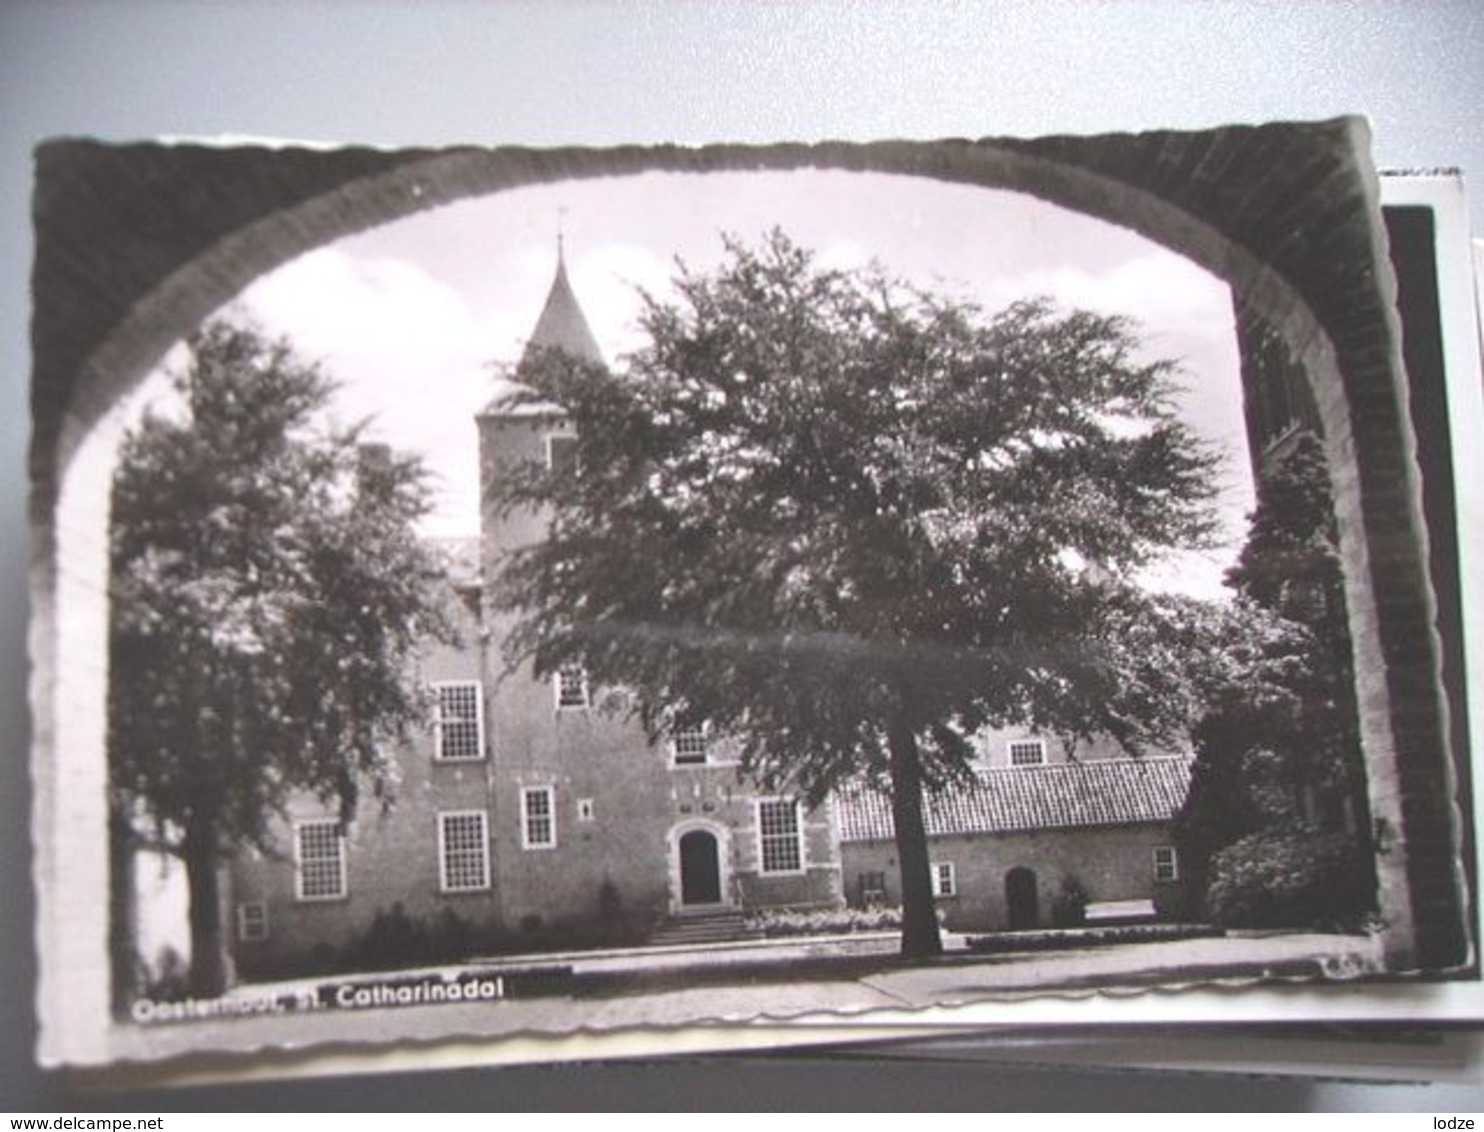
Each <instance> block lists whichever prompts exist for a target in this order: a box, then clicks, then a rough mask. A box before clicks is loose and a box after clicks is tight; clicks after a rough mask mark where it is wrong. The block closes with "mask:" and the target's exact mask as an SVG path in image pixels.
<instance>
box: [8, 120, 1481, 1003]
mask: <svg viewBox="0 0 1484 1132" xmlns="http://www.w3.org/2000/svg"><path fill="white" fill-rule="evenodd" d="M1285 129H1287V130H1288V131H1289V132H1287V133H1284V132H1283V130H1282V129H1278V128H1275V129H1274V130H1268V131H1266V132H1264V131H1262V130H1229V131H1217V132H1214V133H1210V134H1193V135H1143V136H1140V137H1137V138H1135V137H1129V138H1112V139H1047V140H1046V141H1044V142H1039V143H1026V142H1016V141H996V140H987V141H981V142H972V143H971V142H955V143H943V144H936V145H935V144H915V143H886V144H879V145H863V146H855V145H844V144H831V145H824V146H815V147H775V148H769V149H754V148H746V147H715V148H711V149H701V150H680V149H673V148H657V149H652V150H641V149H625V150H620V151H591V152H573V151H552V152H545V153H541V152H530V151H518V150H501V151H484V150H457V151H448V152H443V153H433V154H428V153H426V152H421V153H408V154H382V155H376V154H367V153H360V154H338V155H337V154H322V155H316V154H310V153H307V152H303V151H285V152H283V153H281V154H278V155H266V154H264V155H260V158H261V159H262V160H267V161H270V163H273V162H274V161H275V160H276V167H275V176H274V177H273V178H268V179H266V180H264V179H259V180H258V181H256V182H254V183H253V184H249V183H247V182H245V181H244V180H243V179H242V177H241V175H240V174H241V166H242V162H241V157H240V155H237V154H234V153H232V152H230V151H210V150H188V149H183V150H181V151H178V152H176V153H173V154H172V153H170V152H169V151H168V150H166V151H162V152H161V153H157V154H155V155H153V156H152V158H151V160H152V161H154V162H156V163H157V164H159V165H160V166H161V168H160V169H158V170H156V171H157V172H158V173H159V174H160V175H159V176H158V177H155V178H153V179H151V178H141V180H140V186H139V187H137V188H131V187H130V186H120V184H118V183H117V181H116V180H115V177H114V175H115V173H116V169H115V168H114V166H113V163H112V158H111V157H109V158H107V159H100V157H99V154H98V152H96V151H87V147H86V146H83V147H81V148H77V147H71V148H69V147H64V148H63V149H59V150H56V151H53V152H52V153H50V154H44V155H43V159H42V161H41V162H40V169H41V174H42V177H43V186H42V187H43V190H45V188H46V187H47V183H48V182H47V181H46V178H47V177H48V176H50V177H51V178H52V179H51V181H50V185H51V186H52V188H53V189H57V188H58V187H60V188H62V189H64V190H67V191H63V192H60V193H58V194H54V198H55V199H60V200H61V201H62V203H63V204H64V205H66V204H67V203H68V202H71V204H72V208H73V211H72V212H71V213H70V214H69V212H68V209H67V208H66V207H62V208H53V209H48V210H43V211H42V212H41V213H40V214H39V219H38V238H37V246H38V271H37V280H36V292H37V312H38V314H37V320H36V331H35V341H36V345H37V363H36V373H37V383H38V385H37V432H36V440H35V443H34V447H33V476H34V481H35V491H34V508H35V510H34V516H35V519H34V521H35V525H36V530H35V538H34V540H33V547H34V551H33V577H34V583H35V584H34V586H33V600H34V609H35V616H36V622H35V623H36V626H37V629H36V631H35V632H34V633H33V655H34V656H35V662H36V671H37V675H36V678H35V681H34V684H33V687H34V688H35V693H34V706H35V712H34V716H35V721H36V742H37V750H38V751H39V752H40V755H39V757H38V760H37V768H38V773H37V774H36V776H35V779H36V782H37V788H36V812H37V813H38V815H39V819H38V820H39V822H40V823H41V824H40V828H42V829H44V830H47V829H49V830H50V833H51V836H50V837H49V838H44V839H42V841H41V842H40V843H39V846H38V855H39V861H38V871H39V875H41V876H43V877H47V878H49V882H48V884H47V885H46V886H44V888H43V891H42V892H41V894H40V915H41V916H42V917H43V918H44V920H45V921H47V922H46V923H44V924H43V938H49V939H51V940H53V941H54V942H55V943H56V944H57V946H56V948H55V949H54V953H53V954H52V955H51V957H50V958H51V962H49V963H48V964H47V965H46V967H45V968H44V970H43V987H42V991H41V995H42V1001H43V1003H44V1004H47V1003H50V1004H53V1005H55V1004H56V1003H58V1002H60V1001H61V1000H62V999H63V997H64V996H66V997H67V998H68V1000H69V1010H68V1013H69V1016H70V1017H72V1018H74V1019H81V1018H87V1017H97V1018H100V1019H106V1017H107V1002H106V989H105V990H104V991H103V993H102V994H101V995H100V996H97V1001H89V1002H86V1003H79V1002H78V1001H77V994H76V988H74V987H72V986H71V985H70V983H69V980H68V972H71V971H76V970H101V969H103V967H104V966H105V964H103V963H102V962H101V960H100V957H99V955H98V949H99V947H100V941H102V940H103V939H104V938H105V937H106V930H105V928H104V925H103V916H104V915H105V914H106V912H105V908H104V905H105V902H104V901H102V900H101V899H100V894H101V893H102V892H104V891H105V890H106V879H105V878H106V875H107V836H106V827H107V808H106V797H105V790H104V787H105V782H106V773H105V768H104V761H103V752H104V724H105V704H106V681H107V672H106V667H105V663H104V660H103V658H102V656H101V655H100V651H99V648H98V644H99V642H100V641H102V640H104V639H105V637H106V626H107V609H106V604H105V599H104V596H103V595H104V594H105V593H106V576H107V538H106V533H107V499H108V483H109V477H110V474H111V468H112V461H113V454H114V450H115V448H116V443H117V438H118V435H119V430H120V424H119V415H118V414H117V413H116V409H117V407H118V406H119V404H120V403H121V401H122V399H123V398H124V397H125V396H126V395H127V394H128V393H129V392H130V391H131V390H132V389H134V388H135V387H136V386H137V385H138V383H139V382H140V381H141V380H142V379H143V377H144V375H145V374H146V373H147V372H148V371H149V370H150V369H152V368H153V367H154V366H155V365H156V364H157V362H158V361H159V359H160V357H161V356H162V355H163V353H164V351H165V349H166V348H167V347H168V346H169V345H170V344H171V343H172V342H174V341H175V340H177V339H178V338H180V337H181V336H183V335H184V334H186V333H188V332H189V331H190V330H191V329H192V328H194V327H195V326H196V325H197V324H198V323H199V322H200V321H201V319H202V318H204V317H206V316H207V315H208V314H210V313H211V312H212V311H213V310H215V309H216V308H217V307H218V306H220V305H221V304H222V303H223V302H226V301H227V300H229V299H230V298H231V297H232V296H233V295H235V294H236V293H238V292H239V291H240V290H241V289H242V288H243V287H244V286H246V285H247V284H248V283H249V282H251V281H252V279H254V278H255V277H257V276H258V275H260V274H262V273H263V272H265V271H267V270H269V269H270V268H272V267H274V266H276V265H277V264H280V263H282V262H285V261H286V260H288V259H290V258H292V257H293V256H295V255H298V254H300V253H301V252H304V251H306V250H309V249H312V248H315V247H318V246H320V245H322V244H324V243H325V242H327V241H329V240H332V239H334V238H337V237H339V236H341V235H345V234H347V233H349V232H353V231H359V230H362V229H364V228H366V227H368V226H372V225H376V224H380V223H383V222H385V221H387V220H391V219H394V218H397V217H400V216H405V215H408V214H410V213H413V212H417V211H420V210H423V209H426V208H430V207H432V206H434V205H437V204H442V203H447V202H449V201H454V200H459V199H463V198H466V197H470V196H475V195H479V194H484V193H494V192H501V191H504V190H508V189H512V188H516V187H519V186H522V185H527V184H533V183H541V182H551V181H558V180H561V179H564V178H584V179H585V178H596V177H605V176H614V175H618V174H627V173H638V172H644V171H648V170H672V171H679V172H687V173H705V172H713V171H721V170H729V169H733V170H734V169H749V168H772V169H802V168H834V169H840V170H856V171H864V170H874V171H883V172H899V173H909V174H912V175H915V176H921V177H927V178H936V179H940V180H945V181H952V182H957V183H963V184H970V185H980V186H984V187H998V188H1010V189H1014V190H1017V191H1021V192H1026V193H1030V194H1032V195H1035V196H1038V197H1041V198H1043V199H1046V200H1048V201H1052V202H1055V203H1059V204H1062V205H1065V206H1067V207H1070V208H1073V209H1076V210H1079V211H1083V212H1086V213H1088V214H1090V215H1096V216H1099V217H1103V218H1105V219H1110V220H1112V221H1114V222H1115V223H1118V224H1122V225H1125V226H1127V227H1129V228H1132V229H1134V230H1137V231H1139V232H1141V233H1143V234H1145V235H1147V236H1148V237H1150V238H1151V239H1153V240H1155V241H1157V242H1160V243H1162V244H1164V245H1166V246H1167V247H1170V248H1172V249H1173V250H1175V251H1177V252H1179V253H1180V254H1182V255H1185V256H1187V257H1189V258H1190V259H1192V260H1193V261H1195V262H1197V263H1199V264H1201V265H1202V266H1204V267H1206V268H1207V269H1208V270H1210V271H1212V272H1213V273H1215V274H1217V275H1219V276H1220V277H1221V278H1223V279H1225V280H1226V281H1227V282H1228V283H1229V284H1230V285H1231V286H1232V287H1233V289H1234V291H1236V292H1238V293H1239V294H1240V295H1241V296H1242V298H1243V300H1244V301H1246V302H1247V303H1249V304H1250V305H1251V306H1252V307H1253V308H1254V309H1255V310H1257V311H1258V312H1259V313H1261V314H1262V316H1263V317H1264V318H1266V319H1267V320H1268V321H1269V323H1271V325H1272V326H1273V327H1274V328H1275V330H1276V331H1277V332H1278V333H1279V334H1280V335H1282V337H1283V338H1284V340H1285V342H1286V343H1287V345H1288V347H1289V349H1290V351H1291V352H1292V353H1293V354H1294V356H1295V357H1297V358H1299V359H1301V360H1302V362H1303V365H1304V370H1305V373H1306V374H1307V377H1308V379H1309V381H1310V382H1311V385H1312V389H1313V393H1314V400H1315V403H1316V406H1317V410H1318V412H1319V414H1320V416H1321V418H1322V419H1323V423H1324V432H1325V445H1326V451H1327V454H1328V457H1329V462H1330V467H1331V471H1332V475H1333V479H1334V483H1335V488H1336V501H1337V511H1338V512H1339V515H1338V518H1339V522H1340V527H1341V553H1342V558H1343V560H1344V564H1345V576H1346V597H1347V602H1348V608H1349V610H1350V622H1351V630H1352V638H1353V641H1354V649H1355V656H1356V667H1357V670H1358V671H1360V672H1362V673H1366V674H1368V675H1367V677H1366V678H1365V680H1364V686H1363V687H1361V689H1360V696H1359V699H1360V701H1361V713H1362V719H1361V730H1362V742H1363V747H1364V750H1365V757H1366V762H1367V768H1368V779H1369V783H1370V792H1371V802H1372V811H1373V815H1374V817H1375V819H1376V822H1377V828H1378V838H1377V840H1378V842H1379V843H1381V844H1383V845H1384V846H1385V851H1384V852H1383V853H1382V855H1381V856H1380V858H1379V859H1378V873H1379V877H1380V888H1381V894H1380V900H1381V906H1382V914H1383V918H1384V919H1385V920H1386V925H1387V926H1386V929H1385V936H1384V942H1385V946H1386V950H1387V953H1388V957H1389V958H1390V960H1391V961H1392V964H1393V966H1394V967H1395V969H1398V970H1410V969H1419V968H1420V969H1433V970H1435V969H1441V968H1445V967H1447V966H1451V965H1454V964H1457V963H1460V962H1463V961H1464V959H1465V957H1466V955H1467V951H1468V933H1467V927H1466V916H1465V903H1464V899H1463V895H1462V888H1461V884H1460V868H1459V862H1458V845H1459V840H1460V838H1459V822H1460V820H1461V818H1460V812H1459V807H1458V803H1457V800H1456V798H1455V797H1454V795H1453V778H1452V774H1451V768H1450V764H1449V755H1448V749H1447V719H1446V714H1445V711H1444V709H1443V705H1442V703H1441V698H1440V693H1439V687H1438V684H1439V663H1438V659H1437V657H1438V648H1437V641H1436V630H1435V627H1434V625H1433V617H1434V602H1433V599H1432V595H1431V590H1430V587H1429V583H1428V579H1427V560H1426V540H1425V537H1424V536H1423V534H1422V520H1421V509H1420V486H1419V483H1420V481H1419V478H1418V473H1417V469H1416V461H1415V458H1414V454H1413V451H1412V443H1413V442H1412V435H1411V429H1410V421H1409V418H1408V409H1407V405H1406V401H1405V398H1404V397H1402V396H1399V390H1401V389H1402V388H1403V377H1402V373H1401V368H1400V359H1399V350H1398V338H1399V335H1398V331H1397V327H1396V325H1395V319H1394V315H1393V314H1392V312H1391V311H1390V308H1389V306H1388V305H1387V302H1386V298H1387V297H1386V296H1385V295H1383V294H1381V293H1380V292H1379V291H1377V290H1376V289H1375V288H1374V287H1372V286H1371V284H1370V282H1369V280H1371V279H1373V278H1375V277H1377V276H1378V275H1379V276H1381V277H1384V276H1385V275H1386V271H1385V265H1384V254H1385V252H1384V247H1383V246H1382V243H1381V241H1380V240H1379V238H1378V237H1377V236H1375V235H1374V234H1368V233H1369V232H1370V224H1371V216H1372V214H1373V211H1374V204H1375V199H1374V198H1375V189H1374V186H1373V185H1372V183H1371V182H1370V181H1369V179H1368V176H1367V174H1366V172H1365V171H1364V170H1363V169H1359V168H1358V167H1357V165H1356V162H1355V160H1354V155H1355V152H1356V151H1357V150H1358V149H1359V148H1360V146H1361V145H1362V144H1363V142H1364V138H1363V136H1362V135H1363V132H1364V127H1363V126H1361V125H1360V124H1358V123H1356V122H1353V121H1352V122H1338V123H1327V124H1321V125H1318V126H1313V127H1307V128H1303V129H1298V128H1285ZM1290 147H1291V148H1290ZM64 150H65V152H64ZM85 151H87V152H85ZM1290 154H1291V155H1292V157H1293V160H1289V161H1285V160H1284V157H1285V156H1288V155H1290ZM1259 157H1261V158H1262V160H1258V158H1259ZM69 162H70V164H69ZM1211 170H1226V171H1228V173H1229V174H1230V175H1225V174H1224V175H1223V176H1214V175H1212V173H1211ZM1232 171H1235V172H1232ZM90 184H92V185H93V189H92V190H88V191H78V190H80V189H86V188H87V186H88V185H90ZM103 184H106V185H107V188H108V191H107V192H102V191H99V190H98V188H97V186H98V185H103ZM254 193H256V194H257V195H256V197H254ZM131 194H132V195H131ZM151 197H154V198H155V199H154V200H151V199H150V198H151ZM193 197H194V198H199V199H202V200H207V201H211V200H213V199H216V198H220V199H221V200H224V201H227V202H228V205H218V206H216V208H215V211H208V213H207V214H205V215H202V214H200V213H199V209H198V210H197V211H196V212H193V213H190V216H189V219H190V221H191V223H181V224H179V225H177V226H175V228H176V230H175V231H174V232H173V233H172V234H169V235H162V236H160V237H159V244H158V246H157V247H154V248H152V249H151V253H150V254H149V255H147V256H143V257H141V256H132V257H131V256H128V255H122V254H120V249H119V247H118V246H117V244H114V243H110V241H109V239H107V238H104V237H103V236H102V235H100V233H107V232H113V233H115V238H116V239H120V240H124V241H125V242H127V240H128V239H131V238H133V237H132V232H133V230H134V229H132V228H131V223H130V222H131V221H133V220H137V217H138V216H141V215H142V216H149V215H157V214H158V213H159V210H160V209H164V210H166V211H167V212H168V211H169V210H170V209H172V208H175V207H178V208H180V209H181V210H182V212H183V214H184V213H186V212H189V211H190V209H191V208H192V207H193V206H191V204H190V203H189V202H190V200H191V199H193ZM104 200H106V201H109V202H111V203H110V204H108V205H107V206H100V205H99V204H98V202H99V201H104ZM83 207H86V208H87V209H90V210H92V211H91V212H90V213H89V214H88V216H87V219H88V220H90V221H92V223H89V224H79V223H78V221H79V220H80V219H81V217H80V216H79V215H78V212H77V209H79V208H83ZM106 208H114V209H115V210H116V213H115V214H114V215H103V214H100V209H106ZM131 209H132V210H133V212H131V211H130V210H131ZM1270 216H1281V217H1283V224H1281V225H1271V224H1268V223H1267V222H1266V220H1265V218H1267V217H1270ZM1311 221H1312V223H1313V226H1312V227H1310V226H1309V222H1311ZM143 230H145V231H154V230H155V229H154V228H149V227H146V228H144V229H143ZM1295 232H1297V233H1299V235H1298V236H1297V237H1295V236H1293V233H1295ZM80 240H87V241H91V243H88V244H87V252H86V254H78V252H79V251H80V247H79V241H80ZM62 248H65V249H66V254H59V249H62ZM146 261H147V262H146ZM104 278H106V279H108V280H109V281H110V284H109V286H107V287H103V286H99V285H98V284H97V281H98V280H99V279H104ZM64 844H65V845H67V846H68V850H67V852H65V853H62V852H59V847H60V846H62V845H64ZM64 925H65V927H64ZM44 1013H48V1014H49V1015H50V1016H59V1012H58V1011H56V1010H50V1011H48V1010H46V1009H44ZM99 1029H100V1031H101V1030H102V1029H103V1026H102V1025H101V1024H100V1026H99Z"/></svg>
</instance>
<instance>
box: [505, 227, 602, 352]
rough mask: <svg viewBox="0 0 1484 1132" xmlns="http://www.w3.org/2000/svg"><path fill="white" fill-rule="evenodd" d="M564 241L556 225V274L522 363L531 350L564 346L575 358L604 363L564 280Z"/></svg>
mask: <svg viewBox="0 0 1484 1132" xmlns="http://www.w3.org/2000/svg"><path fill="white" fill-rule="evenodd" d="M565 243H566V242H565V240H564V238H563V232H562V230H561V227H560V226H558V228H557V264H556V277H555V278H554V279H553V280H552V281H551V290H550V291H549V292H548V293H547V295H546V305H545V306H544V307H542V308H541V317H539V318H538V319H537V320H536V328H535V329H534V330H532V331H531V337H530V338H529V339H528V340H527V341H526V349H525V353H524V354H523V355H522V356H521V364H522V365H524V364H525V361H526V359H527V358H529V357H530V356H531V354H532V352H533V351H536V350H551V349H556V350H564V351H566V352H567V353H568V354H571V355H572V356H573V357H574V358H579V359H581V360H582V361H585V362H592V363H594V364H595V365H604V364H606V363H605V362H604V361H603V351H602V350H600V349H599V348H598V340H597V339H596V338H594V337H593V332H592V329H591V327H589V326H588V324H587V317H586V316H585V315H584V314H583V313H582V307H581V305H580V304H579V303H578V302H577V296H576V294H574V293H573V291H572V284H571V283H570V282H569V281H568V280H567V259H566V247H565Z"/></svg>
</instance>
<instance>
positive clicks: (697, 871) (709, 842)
mask: <svg viewBox="0 0 1484 1132" xmlns="http://www.w3.org/2000/svg"><path fill="white" fill-rule="evenodd" d="M680 903H681V904H720V903H721V860H720V855H719V854H718V853H717V848H716V836H715V835H714V834H711V833H707V832H706V831H705V830H704V829H693V830H691V831H690V832H689V833H687V834H685V835H684V836H682V837H681V838H680Z"/></svg>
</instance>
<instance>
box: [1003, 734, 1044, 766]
mask: <svg viewBox="0 0 1484 1132" xmlns="http://www.w3.org/2000/svg"><path fill="white" fill-rule="evenodd" d="M1045 761H1046V742H1045V740H1043V739H1017V740H1015V741H1014V742H1013V743H1011V744H1010V765H1011V766H1041V765H1042V764H1043V763H1045Z"/></svg>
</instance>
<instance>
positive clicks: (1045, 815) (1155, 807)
mask: <svg viewBox="0 0 1484 1132" xmlns="http://www.w3.org/2000/svg"><path fill="white" fill-rule="evenodd" d="M1189 788H1190V760H1189V759H1183V758H1150V759H1096V760H1090V761H1087V762H1068V763H1049V764H1047V765H1045V766H1028V767H1007V768H1003V769H995V770H984V771H980V772H979V782H978V783H977V784H976V785H974V786H971V787H960V788H956V789H952V790H949V791H946V792H945V793H943V794H940V795H938V796H936V797H933V796H931V795H929V796H927V797H924V799H923V809H924V812H923V817H924V820H925V821H926V824H927V831H928V836H930V837H932V836H939V837H941V836H947V835H952V834H965V833H1009V832H1012V831H1016V830H1031V829H1067V828H1073V827H1077V826H1097V825H1130V824H1134V823H1139V822H1163V821H1169V820H1170V818H1172V817H1174V815H1175V814H1176V812H1177V811H1178V810H1179V809H1180V807H1181V805H1182V804H1183V803H1184V802H1185V794H1186V791H1187V790H1189ZM838 804H839V813H840V836H841V840H843V841H888V840H890V839H891V838H892V836H893V827H892V818H891V801H890V799H889V798H887V796H886V795H885V794H882V793H880V792H878V791H875V790H869V789H864V788H861V789H854V790H845V791H841V793H840V795H839V797H838Z"/></svg>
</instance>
